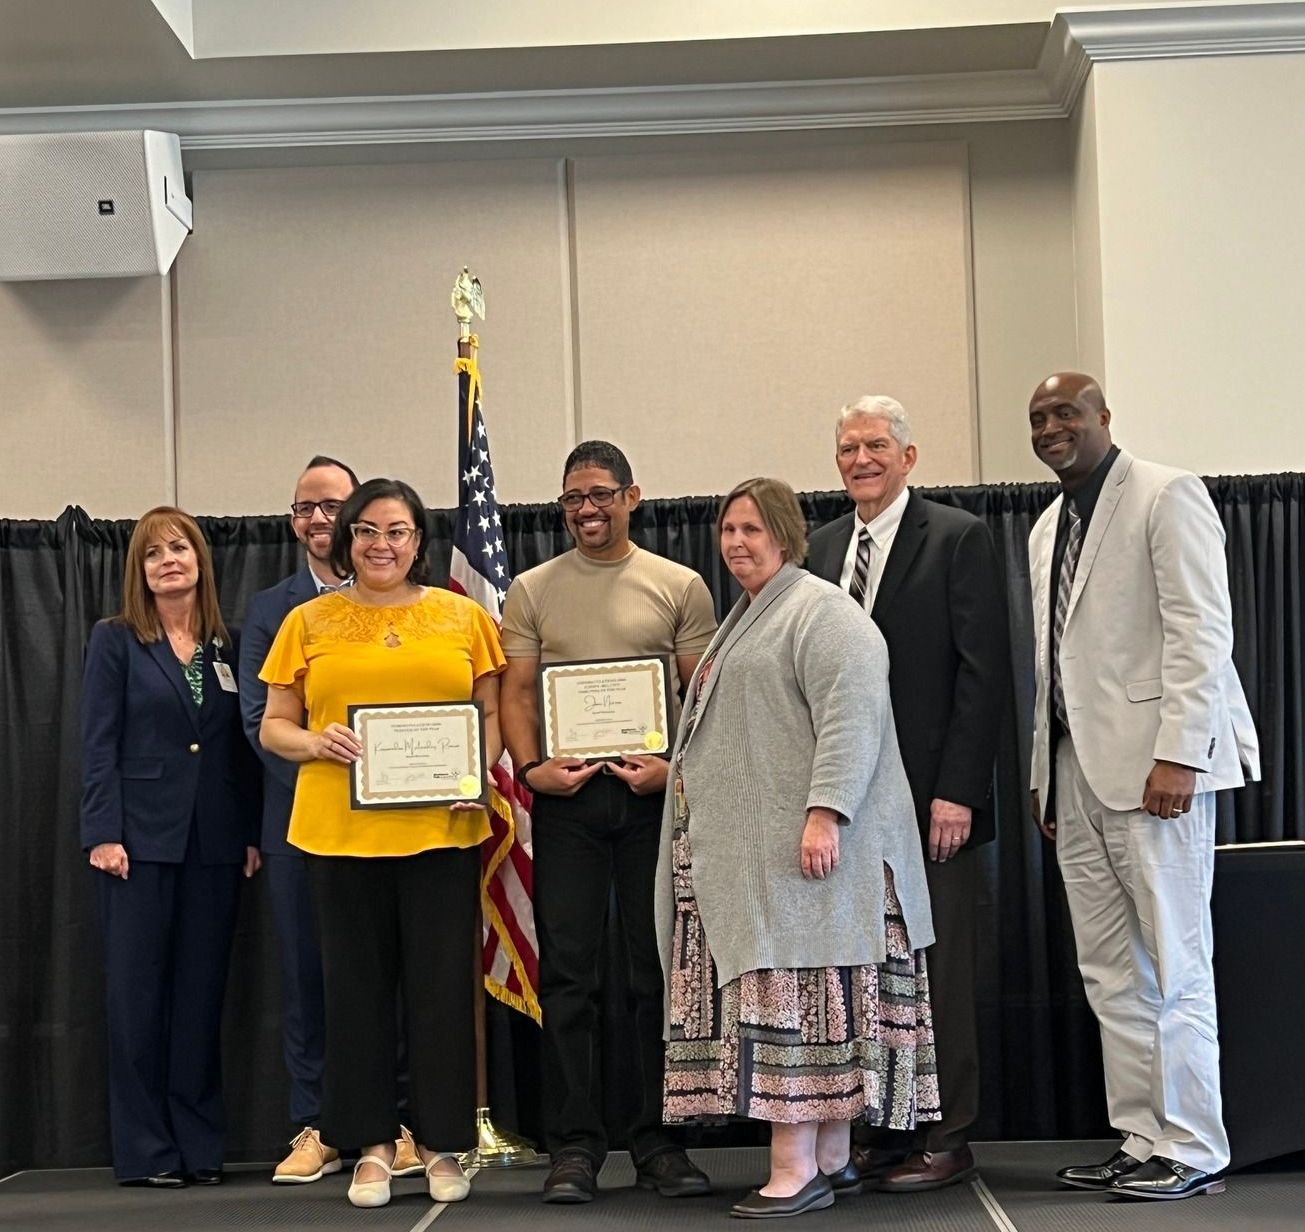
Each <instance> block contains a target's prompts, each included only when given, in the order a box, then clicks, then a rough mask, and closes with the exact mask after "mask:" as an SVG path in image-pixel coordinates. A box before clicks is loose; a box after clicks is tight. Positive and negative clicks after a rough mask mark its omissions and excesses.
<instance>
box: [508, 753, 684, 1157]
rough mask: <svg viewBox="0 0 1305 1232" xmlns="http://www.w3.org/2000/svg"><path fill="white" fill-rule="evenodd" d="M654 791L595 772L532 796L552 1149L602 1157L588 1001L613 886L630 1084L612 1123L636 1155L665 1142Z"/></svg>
mask: <svg viewBox="0 0 1305 1232" xmlns="http://www.w3.org/2000/svg"><path fill="white" fill-rule="evenodd" d="M661 812H662V797H661V795H656V796H642V797H641V796H635V795H634V794H633V793H632V792H631V791H630V790H629V788H628V787H626V786H625V784H624V783H622V782H621V781H620V780H619V779H617V778H614V777H612V776H610V775H604V774H599V775H596V776H595V777H594V778H593V779H591V780H590V781H589V783H587V784H586V785H585V787H583V788H582V789H581V791H580V792H579V793H578V794H577V795H575V796H573V797H569V798H567V797H561V796H545V795H536V796H535V803H534V817H533V821H534V827H533V839H534V855H535V868H534V872H535V927H536V929H537V931H538V935H539V983H540V989H539V1003H540V1009H541V1011H542V1013H543V1058H542V1060H543V1064H542V1070H543V1073H542V1086H543V1098H544V1141H545V1145H546V1146H547V1148H548V1150H549V1152H550V1153H551V1154H552V1155H554V1156H556V1155H557V1153H558V1152H559V1151H562V1150H568V1149H569V1150H581V1151H584V1152H585V1153H586V1154H588V1155H589V1156H591V1157H592V1158H593V1159H594V1160H595V1161H597V1162H599V1163H601V1162H602V1160H603V1159H604V1157H605V1156H606V1154H607V1131H606V1127H605V1123H604V1117H603V1111H602V1109H603V1090H602V1052H601V1041H600V1039H599V1014H598V998H599V994H600V992H601V990H602V975H601V972H600V958H601V952H602V944H603V938H604V936H605V935H606V929H605V927H604V926H605V923H606V921H607V912H608V904H609V902H610V900H611V897H612V892H613V889H615V893H616V899H617V904H618V908H619V913H620V921H621V926H622V927H621V932H622V935H623V937H624V945H625V955H624V958H625V966H626V969H627V976H628V986H629V995H630V998H631V1001H632V1006H631V1009H632V1013H633V1021H634V1038H633V1039H631V1040H629V1041H628V1042H627V1043H626V1045H625V1051H624V1053H623V1055H622V1057H621V1062H622V1064H623V1065H624V1066H628V1067H629V1069H630V1070H631V1071H632V1073H633V1077H634V1082H632V1084H631V1085H632V1086H634V1087H635V1088H636V1089H637V1091H638V1092H639V1099H638V1105H637V1110H636V1111H634V1113H633V1115H632V1117H631V1119H630V1121H629V1123H628V1124H627V1125H625V1126H623V1127H622V1128H623V1129H624V1130H625V1135H626V1138H627V1141H628V1145H629V1149H630V1152H631V1154H632V1155H633V1156H634V1158H635V1160H636V1161H638V1162H642V1161H643V1160H644V1159H646V1158H648V1156H650V1155H654V1154H656V1153H657V1152H658V1151H662V1150H666V1149H667V1148H668V1147H669V1146H670V1145H672V1143H671V1140H670V1139H669V1138H668V1137H667V1135H666V1133H665V1131H664V1129H663V1128H662V1123H661V1121H662V1075H663V1071H664V1067H665V1049H664V1045H663V1043H662V969H661V961H660V959H659V958H658V955H657V937H656V931H655V928H654V923H653V882H654V879H655V877H656V872H657V848H658V842H659V835H660V832H661Z"/></svg>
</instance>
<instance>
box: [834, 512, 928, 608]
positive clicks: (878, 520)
mask: <svg viewBox="0 0 1305 1232" xmlns="http://www.w3.org/2000/svg"><path fill="white" fill-rule="evenodd" d="M910 495H911V490H910V488H903V489H902V490H901V492H899V493H898V495H897V499H896V500H894V501H893V503H892V504H891V505H889V506H888V508H887V509H884V510H882V511H881V512H880V513H879V515H878V517H875V518H872V519H871V520H870V521H869V522H862V521H861V519H860V517H859V516H858V517H855V518H853V520H852V541H851V542H850V543H849V544H848V545H847V555H846V556H845V557H844V558H843V572H842V573H841V574H840V575H839V578H838V584H839V586H840V587H842V589H843V590H847V589H849V588H850V587H851V585H852V574H853V573H854V572H855V570H856V549H857V545H858V544H859V543H860V542H861V528H862V527H865V528H866V529H868V530H869V531H870V543H871V545H872V546H871V548H870V571H869V573H868V574H867V576H866V581H865V610H866V611H867V612H868V611H870V610H871V609H872V608H873V607H874V605H875V594H876V592H877V591H878V590H879V580H880V579H881V578H882V577H883V576H884V562H885V561H887V559H888V553H889V552H890V551H891V550H892V546H893V540H894V539H896V538H897V528H898V527H899V526H900V525H901V524H902V514H904V513H905V512H906V502H907V500H908V499H909V497H910Z"/></svg>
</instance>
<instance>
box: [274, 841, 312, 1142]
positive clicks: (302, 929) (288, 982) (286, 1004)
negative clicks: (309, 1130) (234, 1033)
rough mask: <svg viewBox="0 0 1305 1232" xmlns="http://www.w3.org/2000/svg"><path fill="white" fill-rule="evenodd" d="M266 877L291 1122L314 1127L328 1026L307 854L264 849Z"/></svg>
mask: <svg viewBox="0 0 1305 1232" xmlns="http://www.w3.org/2000/svg"><path fill="white" fill-rule="evenodd" d="M262 878H263V882H264V884H265V885H266V886H267V893H268V898H269V900H270V901H271V905H272V919H273V922H274V923H275V926H276V939H277V942H278V945H279V947H280V951H281V992H282V1000H281V1021H282V1032H281V1035H282V1047H283V1050H284V1053H285V1067H286V1072H287V1073H288V1074H289V1075H290V1121H291V1124H293V1125H296V1126H301V1125H316V1124H317V1122H318V1120H319V1119H320V1118H321V1113H322V1069H323V1066H324V1064H325V1056H326V1027H325V1020H324V1015H325V1011H324V1009H323V1005H322V953H321V949H320V947H319V946H318V944H317V918H316V915H315V913H314V911H313V894H312V882H311V879H310V877H309V874H308V864H307V857H305V856H303V855H299V854H297V853H296V854H293V855H282V854H281V853H280V852H264V853H263V872H262Z"/></svg>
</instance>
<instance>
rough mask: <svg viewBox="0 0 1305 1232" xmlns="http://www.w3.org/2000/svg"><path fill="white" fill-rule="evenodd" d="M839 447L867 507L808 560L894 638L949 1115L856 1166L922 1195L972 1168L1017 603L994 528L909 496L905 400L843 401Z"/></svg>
mask: <svg viewBox="0 0 1305 1232" xmlns="http://www.w3.org/2000/svg"><path fill="white" fill-rule="evenodd" d="M835 441H836V453H835V459H836V461H837V463H838V469H839V473H840V474H841V475H842V478H843V484H844V486H845V487H846V488H847V492H848V495H849V496H851V497H852V499H853V500H854V501H855V502H856V509H855V511H854V512H852V513H848V514H846V515H845V516H843V517H841V518H839V519H837V520H836V521H834V522H831V523H830V524H829V525H828V526H825V527H822V528H821V529H820V530H818V531H816V532H815V533H814V534H813V535H812V536H811V540H810V549H809V553H808V567H809V568H810V570H811V571H812V572H813V573H815V574H816V575H817V576H819V577H823V578H825V579H827V580H828V581H831V582H834V583H836V584H838V585H840V586H842V587H843V588H844V589H845V590H847V591H848V592H849V593H850V594H851V595H852V597H853V598H854V599H856V600H857V601H858V602H859V603H861V604H862V605H863V606H864V607H865V609H866V611H867V613H869V615H870V617H871V618H872V619H873V620H874V622H875V623H876V624H877V625H878V626H879V630H880V632H881V633H883V635H884V640H885V641H886V642H887V643H888V653H889V660H890V673H889V692H890V694H891V697H892V703H893V717H894V721H895V723H896V727H897V737H898V743H899V744H900V745H901V750H902V761H903V763H904V764H905V766H906V777H907V779H908V780H909V782H910V785H911V795H912V797H913V799H914V803H915V810H916V818H917V821H918V822H919V826H920V835H921V840H922V842H923V844H924V847H925V854H926V856H927V860H926V862H925V868H926V872H927V874H928V880H929V895H930V898H931V899H932V901H933V913H934V928H935V931H936V933H937V940H936V942H935V943H934V945H933V947H932V948H931V949H930V950H929V955H928V962H929V980H930V993H931V996H932V998H933V1018H934V1034H935V1042H936V1046H937V1054H938V1085H939V1093H940V1096H941V1102H942V1114H943V1115H942V1120H941V1121H937V1122H934V1123H932V1124H930V1125H929V1126H928V1127H927V1128H922V1129H921V1130H920V1131H918V1132H917V1134H916V1136H915V1138H914V1140H913V1141H906V1142H903V1141H901V1140H900V1139H899V1140H897V1141H895V1142H894V1141H892V1140H889V1139H887V1138H883V1137H880V1138H877V1139H874V1140H871V1141H866V1142H862V1143H860V1144H859V1146H858V1150H857V1152H856V1156H855V1157H856V1158H857V1160H858V1164H859V1166H860V1167H861V1169H862V1173H863V1175H865V1176H867V1177H868V1178H870V1179H875V1180H877V1181H878V1187H879V1188H880V1189H885V1190H893V1191H900V1192H914V1191H920V1190H927V1189H937V1188H940V1187H941V1186H944V1185H951V1184H955V1183H956V1182H957V1181H961V1180H964V1179H965V1178H966V1177H968V1176H970V1175H972V1174H973V1172H974V1156H973V1155H972V1154H971V1152H970V1147H969V1133H970V1128H971V1126H972V1125H973V1124H974V1122H975V1121H976V1120H977V1118H978V1113H979V1047H978V1032H977V1028H976V1024H975V1008H974V966H975V956H974V941H975V904H976V898H977V890H978V869H977V864H976V857H975V853H974V849H975V848H976V847H978V846H979V845H981V844H982V843H986V842H988V841H989V840H991V839H992V837H993V833H994V830H993V818H992V814H991V811H990V810H989V808H988V804H989V796H990V792H991V786H992V770H993V762H994V760H995V757H996V750H997V737H998V733H999V729H1000V726H1001V719H1002V713H1003V710H1004V707H1005V704H1006V696H1007V693H1008V692H1009V679H1010V664H1009V658H1010V652H1009V642H1008V637H1007V627H1006V608H1005V601H1004V599H1003V596H1002V588H1001V579H1000V574H999V571H998V568H997V559H996V552H995V550H994V548H993V543H992V537H991V536H990V535H989V533H988V529H987V527H986V526H985V525H984V524H983V523H982V522H980V521H979V520H978V519H977V518H975V517H973V516H971V515H970V514H968V513H965V512H964V511H963V510H960V509H955V508H952V507H950V506H946V505H940V504H936V503H934V502H932V501H927V500H924V499H923V498H921V497H920V496H919V495H918V494H916V493H915V492H912V491H910V489H909V488H908V487H907V477H908V476H909V475H910V473H911V470H912V468H913V467H914V466H915V461H916V447H915V444H914V443H913V441H912V439H911V425H910V421H909V419H908V418H907V415H906V412H905V411H904V410H903V408H902V406H901V404H900V403H898V402H896V401H894V400H893V399H892V398H885V397H864V398H860V399H858V400H857V401H856V402H853V403H851V404H850V405H848V406H845V407H844V408H843V409H842V411H841V412H840V413H839V416H838V422H837V425H836V428H835Z"/></svg>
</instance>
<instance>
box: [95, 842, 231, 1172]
mask: <svg viewBox="0 0 1305 1232" xmlns="http://www.w3.org/2000/svg"><path fill="white" fill-rule="evenodd" d="M92 875H93V876H94V878H95V889H96V895H97V898H98V906H99V916H100V926H101V929H102V931H103V933H104V977H105V978H104V993H105V1016H106V1019H107V1025H108V1034H109V1128H110V1133H111V1137H112V1140H113V1175H114V1176H115V1177H116V1178H117V1179H118V1180H120V1181H125V1180H134V1179H138V1178H140V1177H145V1176H153V1175H155V1174H156V1173H159V1172H194V1171H196V1170H197V1169H201V1168H220V1167H222V1140H223V1134H224V1132H225V1129H226V1117H225V1115H224V1112H223V1107H222V1002H223V998H224V997H225V995H226V986H227V968H228V965H229V963H230V957H231V938H232V935H233V933H234V931H235V926H236V906H237V903H238V901H239V897H240V882H241V876H240V865H239V864H204V863H203V862H202V861H201V859H200V856H199V848H198V844H197V843H196V840H195V834H194V829H193V827H192V830H191V836H190V841H189V843H188V844H187V847H186V855H185V859H184V860H183V861H182V863H180V864H158V863H153V862H151V861H148V860H133V861H132V862H131V870H130V875H129V876H128V878H127V880H126V881H123V880H122V879H121V878H120V877H111V876H109V874H108V873H102V872H99V871H98V870H94V871H93V873H92Z"/></svg>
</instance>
